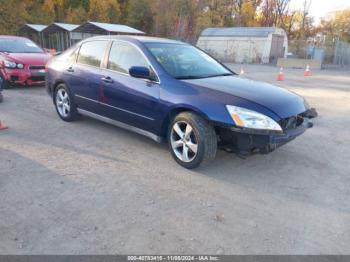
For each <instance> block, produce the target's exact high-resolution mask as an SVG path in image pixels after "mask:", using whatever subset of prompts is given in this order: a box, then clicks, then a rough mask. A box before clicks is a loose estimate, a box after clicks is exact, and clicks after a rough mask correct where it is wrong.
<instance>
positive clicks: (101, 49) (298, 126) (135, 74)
mask: <svg viewBox="0 0 350 262" xmlns="http://www.w3.org/2000/svg"><path fill="white" fill-rule="evenodd" d="M47 68H48V72H47V79H46V88H47V91H48V93H49V94H50V95H51V96H52V97H53V103H54V105H55V107H56V110H57V113H58V115H59V117H60V118H61V119H62V120H64V121H74V120H77V119H79V117H80V116H81V115H86V116H89V117H93V118H96V119H99V120H102V121H104V122H107V123H110V124H114V125H117V126H120V127H122V128H126V129H129V130H131V131H134V132H136V133H139V134H142V135H145V136H147V137H150V138H152V139H153V140H155V141H157V142H161V141H167V143H168V144H169V149H170V151H171V154H172V156H173V158H174V159H175V160H176V161H177V162H178V163H179V164H180V165H182V166H184V167H186V168H196V167H198V166H199V165H202V164H205V163H209V162H210V161H211V160H212V159H214V157H215V155H216V151H217V149H218V148H222V149H225V150H227V151H230V152H235V153H236V154H238V155H239V156H241V157H246V156H248V155H250V154H252V153H268V152H271V151H273V150H274V149H276V148H277V147H279V146H281V145H283V144H285V143H287V142H289V141H291V140H293V139H294V138H296V137H297V136H299V135H301V134H302V133H303V132H304V131H305V130H306V129H307V128H310V127H312V122H311V120H310V119H311V118H313V117H315V116H316V115H317V113H316V111H315V109H313V108H310V107H309V105H308V104H307V102H306V101H305V100H304V98H302V97H300V96H298V95H296V94H294V93H291V92H289V91H287V90H285V89H282V88H279V87H276V86H273V85H270V84H266V83H261V82H254V81H251V80H247V79H241V78H239V77H237V76H236V74H235V73H234V72H232V71H231V70H230V69H228V68H227V67H225V66H224V65H222V64H221V63H219V62H218V61H216V60H215V59H214V58H212V57H211V56H209V55H208V54H206V53H205V52H203V51H201V50H199V49H197V48H196V47H193V46H191V45H188V44H186V43H183V42H179V41H173V40H168V39H162V38H152V37H136V36H135V37H134V36H98V37H93V38H89V39H86V40H84V41H82V42H80V43H78V44H77V45H75V46H73V47H72V48H70V49H68V50H66V51H65V52H64V53H62V54H61V55H59V56H56V57H54V58H53V59H51V61H50V62H49V63H48V65H47Z"/></svg>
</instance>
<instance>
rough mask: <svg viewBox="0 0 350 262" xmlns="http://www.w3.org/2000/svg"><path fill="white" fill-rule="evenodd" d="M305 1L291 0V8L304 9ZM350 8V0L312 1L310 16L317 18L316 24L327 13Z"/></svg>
mask: <svg viewBox="0 0 350 262" xmlns="http://www.w3.org/2000/svg"><path fill="white" fill-rule="evenodd" d="M303 3H304V0H291V8H293V9H302V7H303ZM346 8H350V0H311V6H310V16H313V17H314V18H315V23H316V24H317V23H319V21H320V18H321V17H325V16H327V13H329V12H332V11H337V10H343V9H346Z"/></svg>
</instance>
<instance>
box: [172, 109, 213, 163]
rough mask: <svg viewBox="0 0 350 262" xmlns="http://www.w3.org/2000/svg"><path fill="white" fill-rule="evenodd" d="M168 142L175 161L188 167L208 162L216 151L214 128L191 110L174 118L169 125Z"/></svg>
mask: <svg viewBox="0 0 350 262" xmlns="http://www.w3.org/2000/svg"><path fill="white" fill-rule="evenodd" d="M168 143H169V149H170V152H171V155H172V156H173V158H174V159H175V161H176V162H177V163H178V164H180V165H181V166H183V167H185V168H188V169H193V168H196V167H198V166H204V165H206V164H208V163H210V162H211V161H212V160H213V159H214V158H215V155H216V151H217V137H216V133H215V130H214V128H213V127H212V126H211V125H209V123H207V121H205V120H204V119H203V118H201V117H200V116H198V115H196V114H194V113H192V112H183V113H180V114H178V115H177V116H176V117H175V118H174V120H173V121H172V122H171V124H170V126H169V131H168Z"/></svg>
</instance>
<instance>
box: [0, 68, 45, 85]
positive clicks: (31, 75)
mask: <svg viewBox="0 0 350 262" xmlns="http://www.w3.org/2000/svg"><path fill="white" fill-rule="evenodd" d="M1 75H2V76H3V78H4V80H6V81H7V82H8V83H10V84H16V85H28V86H34V85H44V84H45V70H44V69H40V70H29V69H28V68H24V69H9V68H2V69H1Z"/></svg>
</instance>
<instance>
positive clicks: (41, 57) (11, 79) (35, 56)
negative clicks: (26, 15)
mask: <svg viewBox="0 0 350 262" xmlns="http://www.w3.org/2000/svg"><path fill="white" fill-rule="evenodd" d="M50 57H51V55H50V54H49V53H47V52H46V51H45V50H43V49H42V48H40V47H39V46H37V45H36V44H35V43H34V42H32V41H31V40H29V39H27V38H24V37H18V36H0V78H1V80H2V87H3V88H7V87H9V86H10V85H11V84H20V85H28V86H32V85H44V84H45V65H46V62H47V61H48V60H49V59H50ZM0 89H1V87H0Z"/></svg>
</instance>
